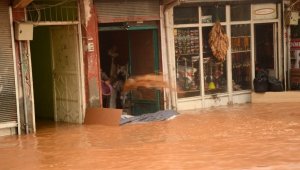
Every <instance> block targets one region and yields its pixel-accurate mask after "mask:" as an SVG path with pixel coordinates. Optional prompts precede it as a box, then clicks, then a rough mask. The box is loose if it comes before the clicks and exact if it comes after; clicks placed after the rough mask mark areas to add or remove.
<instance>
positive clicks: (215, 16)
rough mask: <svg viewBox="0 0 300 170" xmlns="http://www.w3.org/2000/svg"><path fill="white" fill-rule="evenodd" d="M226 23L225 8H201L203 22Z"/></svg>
mask: <svg viewBox="0 0 300 170" xmlns="http://www.w3.org/2000/svg"><path fill="white" fill-rule="evenodd" d="M217 20H219V21H220V22H225V21H226V13H225V6H204V7H202V8H201V22H202V23H211V22H216V21H217Z"/></svg>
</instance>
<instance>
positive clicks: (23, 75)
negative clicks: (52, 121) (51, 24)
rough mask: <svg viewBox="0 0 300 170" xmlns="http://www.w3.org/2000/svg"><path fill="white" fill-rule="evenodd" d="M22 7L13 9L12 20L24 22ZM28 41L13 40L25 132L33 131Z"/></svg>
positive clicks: (21, 116)
mask: <svg viewBox="0 0 300 170" xmlns="http://www.w3.org/2000/svg"><path fill="white" fill-rule="evenodd" d="M21 11H24V9H20V8H17V9H13V21H14V22H25V13H24V12H21ZM29 43H30V42H29V41H17V40H15V53H16V66H17V75H15V76H17V80H18V87H17V89H16V90H18V94H19V95H18V96H19V107H20V108H19V109H20V121H21V122H20V124H21V130H22V132H25V133H35V131H36V129H35V118H34V102H33V83H32V71H31V69H32V68H31V56H30V48H29Z"/></svg>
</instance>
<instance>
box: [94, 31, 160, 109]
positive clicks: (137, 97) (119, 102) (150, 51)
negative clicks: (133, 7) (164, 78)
mask: <svg viewBox="0 0 300 170" xmlns="http://www.w3.org/2000/svg"><path fill="white" fill-rule="evenodd" d="M99 36H100V53H101V57H100V58H101V59H100V60H101V61H100V63H101V70H102V74H101V75H102V82H109V83H110V85H111V86H112V93H111V94H108V95H105V94H104V95H103V106H104V107H106V108H118V109H123V110H124V112H126V113H127V114H132V115H138V114H143V113H151V112H155V111H157V110H159V108H160V104H159V103H160V102H159V95H160V93H159V91H158V90H154V89H146V88H138V89H135V90H131V91H130V92H128V93H122V90H123V85H124V82H125V81H126V80H127V79H128V78H129V77H134V76H142V75H146V74H154V73H158V68H159V66H158V39H157V28H156V26H130V27H123V26H121V27H119V26H114V27H100V33H99ZM103 85H105V84H103Z"/></svg>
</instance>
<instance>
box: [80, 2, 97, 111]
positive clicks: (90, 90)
mask: <svg viewBox="0 0 300 170" xmlns="http://www.w3.org/2000/svg"><path fill="white" fill-rule="evenodd" d="M79 3H80V4H79V6H80V13H81V24H82V28H83V29H82V35H83V40H82V41H83V49H84V51H83V55H84V72H85V87H86V88H85V94H86V101H87V107H101V106H102V100H101V97H100V96H101V88H100V87H101V86H100V67H99V66H100V63H99V62H100V57H99V45H98V21H97V15H96V13H95V9H94V5H93V1H92V0H80V1H79Z"/></svg>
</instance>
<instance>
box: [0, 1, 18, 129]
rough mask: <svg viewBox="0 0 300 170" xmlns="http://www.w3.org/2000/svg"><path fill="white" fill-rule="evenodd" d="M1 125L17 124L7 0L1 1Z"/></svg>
mask: <svg viewBox="0 0 300 170" xmlns="http://www.w3.org/2000/svg"><path fill="white" fill-rule="evenodd" d="M0 18H1V19H0V32H1V33H0V42H1V43H0V124H1V123H7V122H17V103H16V87H15V75H14V59H13V48H12V37H11V26H10V15H9V5H8V1H7V0H1V1H0Z"/></svg>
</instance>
